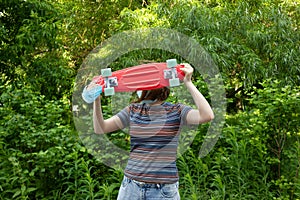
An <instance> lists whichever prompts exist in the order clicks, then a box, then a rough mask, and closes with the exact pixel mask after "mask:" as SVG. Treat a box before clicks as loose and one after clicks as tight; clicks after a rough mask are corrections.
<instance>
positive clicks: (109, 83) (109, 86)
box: [101, 68, 118, 96]
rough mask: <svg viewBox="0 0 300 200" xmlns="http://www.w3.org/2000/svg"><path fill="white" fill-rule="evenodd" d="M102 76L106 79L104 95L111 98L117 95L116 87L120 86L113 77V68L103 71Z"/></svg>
mask: <svg viewBox="0 0 300 200" xmlns="http://www.w3.org/2000/svg"><path fill="white" fill-rule="evenodd" d="M101 75H102V77H103V78H104V82H105V88H104V95H105V96H111V95H114V94H115V88H114V87H115V86H118V80H117V78H116V77H111V76H112V72H111V68H106V69H101Z"/></svg>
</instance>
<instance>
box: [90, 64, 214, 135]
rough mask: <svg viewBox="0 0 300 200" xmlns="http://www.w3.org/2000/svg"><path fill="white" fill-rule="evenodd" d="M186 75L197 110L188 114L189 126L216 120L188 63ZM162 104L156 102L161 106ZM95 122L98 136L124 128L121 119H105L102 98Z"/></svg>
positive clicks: (183, 69)
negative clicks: (194, 79) (193, 78)
mask: <svg viewBox="0 0 300 200" xmlns="http://www.w3.org/2000/svg"><path fill="white" fill-rule="evenodd" d="M181 70H182V71H183V72H184V73H185V77H184V80H183V82H184V84H185V86H186V88H187V90H188V91H189V92H190V94H191V95H192V98H193V100H194V102H195V104H196V107H197V109H192V110H190V111H189V112H188V114H187V117H186V120H187V124H202V123H206V122H209V121H211V120H213V119H214V113H213V111H212V109H211V107H210V105H209V103H208V102H207V100H206V99H205V98H204V96H203V95H202V94H201V93H200V91H199V90H198V89H197V88H196V86H195V85H194V84H193V83H192V80H191V78H192V74H193V72H194V69H193V68H192V67H191V66H190V65H189V64H187V63H184V68H182V69H181ZM160 103H162V102H156V103H155V104H160ZM93 106H94V108H93V110H94V112H93V122H94V131H95V133H96V134H103V133H110V132H113V131H116V130H118V129H122V128H124V127H123V125H122V122H121V120H120V118H119V117H117V116H113V117H110V118H108V119H104V118H103V115H102V109H101V96H99V97H98V98H97V99H96V100H95V102H94V105H93Z"/></svg>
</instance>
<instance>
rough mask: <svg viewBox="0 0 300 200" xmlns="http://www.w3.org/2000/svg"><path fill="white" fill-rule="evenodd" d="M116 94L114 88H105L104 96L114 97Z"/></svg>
mask: <svg viewBox="0 0 300 200" xmlns="http://www.w3.org/2000/svg"><path fill="white" fill-rule="evenodd" d="M114 94H115V89H114V88H112V87H111V88H104V95H105V96H112V95H114Z"/></svg>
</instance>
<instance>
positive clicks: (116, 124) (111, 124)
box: [93, 96, 124, 134]
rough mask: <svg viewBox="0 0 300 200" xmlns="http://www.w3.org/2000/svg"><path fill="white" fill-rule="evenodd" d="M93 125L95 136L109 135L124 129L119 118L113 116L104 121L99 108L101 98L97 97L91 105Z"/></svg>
mask: <svg viewBox="0 0 300 200" xmlns="http://www.w3.org/2000/svg"><path fill="white" fill-rule="evenodd" d="M93 123H94V131H95V133H96V134H103V133H110V132H113V131H116V130H119V129H122V128H124V127H123V124H122V122H121V120H120V118H119V117H118V116H116V115H114V116H113V117H111V118H108V119H106V120H105V119H104V118H103V114H102V108H101V96H99V97H98V98H97V99H96V100H95V101H94V105H93Z"/></svg>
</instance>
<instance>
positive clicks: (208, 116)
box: [181, 64, 214, 124]
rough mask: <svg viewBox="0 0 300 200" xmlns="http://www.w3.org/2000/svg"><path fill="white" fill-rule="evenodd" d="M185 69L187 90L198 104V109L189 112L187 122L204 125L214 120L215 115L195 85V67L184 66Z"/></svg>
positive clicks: (183, 69)
mask: <svg viewBox="0 0 300 200" xmlns="http://www.w3.org/2000/svg"><path fill="white" fill-rule="evenodd" d="M184 66H185V67H184V68H182V69H181V70H182V71H183V72H184V73H185V77H184V80H183V82H184V84H185V86H186V88H187V90H188V91H189V92H190V94H191V95H192V98H193V100H194V102H195V104H196V107H197V109H193V110H191V111H189V112H188V114H187V117H186V120H187V123H188V124H202V123H206V122H209V121H211V120H213V119H214V113H213V110H212V108H211V107H210V105H209V103H208V102H207V100H206V99H205V97H204V96H203V95H202V94H201V92H200V91H199V90H198V89H197V88H196V86H195V85H194V84H193V82H192V80H191V78H192V74H193V71H194V69H193V67H191V66H190V65H189V64H184Z"/></svg>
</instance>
